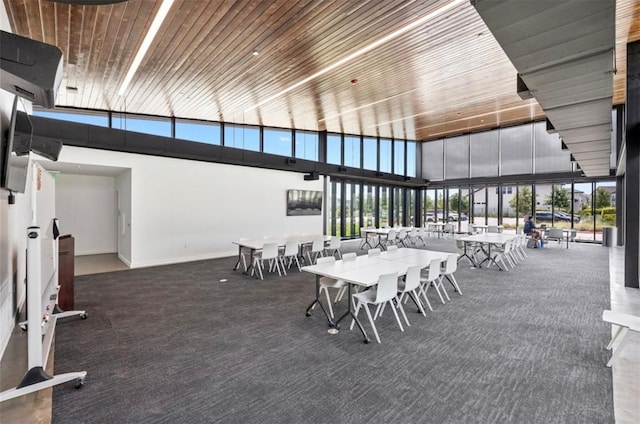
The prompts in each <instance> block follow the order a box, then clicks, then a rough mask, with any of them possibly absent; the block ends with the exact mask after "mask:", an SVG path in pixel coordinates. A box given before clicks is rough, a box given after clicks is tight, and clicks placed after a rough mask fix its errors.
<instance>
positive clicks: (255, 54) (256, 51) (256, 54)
mask: <svg viewBox="0 0 640 424" xmlns="http://www.w3.org/2000/svg"><path fill="white" fill-rule="evenodd" d="M251 54H252V55H254V56H258V55H259V54H260V52H258V50H254V51H253V53H251Z"/></svg>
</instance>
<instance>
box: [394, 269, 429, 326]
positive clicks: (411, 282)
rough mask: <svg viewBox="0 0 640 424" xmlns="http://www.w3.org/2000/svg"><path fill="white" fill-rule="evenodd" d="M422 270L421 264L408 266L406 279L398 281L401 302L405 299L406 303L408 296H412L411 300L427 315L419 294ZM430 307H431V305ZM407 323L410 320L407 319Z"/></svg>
mask: <svg viewBox="0 0 640 424" xmlns="http://www.w3.org/2000/svg"><path fill="white" fill-rule="evenodd" d="M421 270H422V267H421V266H420V265H416V266H410V267H409V268H407V274H406V275H405V276H404V279H400V281H398V294H399V295H400V296H399V297H398V300H400V303H402V301H403V299H404V301H405V303H406V300H407V298H411V300H413V303H415V304H416V306H417V307H418V309H420V312H422V315H424V316H425V317H426V316H427V313H426V312H425V311H424V308H423V307H422V302H421V301H420V294H419V291H420V271H421ZM429 308H431V305H429ZM405 319H406V316H405ZM407 325H409V321H407Z"/></svg>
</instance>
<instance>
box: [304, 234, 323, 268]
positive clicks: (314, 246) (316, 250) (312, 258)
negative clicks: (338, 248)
mask: <svg viewBox="0 0 640 424" xmlns="http://www.w3.org/2000/svg"><path fill="white" fill-rule="evenodd" d="M322 256H324V237H322V236H320V237H316V238H314V239H313V242H312V243H311V249H309V250H307V259H308V260H309V265H313V264H315V263H316V261H317V260H318V258H320V257H322Z"/></svg>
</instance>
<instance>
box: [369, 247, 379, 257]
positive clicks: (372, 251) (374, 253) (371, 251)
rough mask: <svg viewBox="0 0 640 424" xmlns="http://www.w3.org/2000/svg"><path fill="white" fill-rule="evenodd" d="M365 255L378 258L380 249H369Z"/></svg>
mask: <svg viewBox="0 0 640 424" xmlns="http://www.w3.org/2000/svg"><path fill="white" fill-rule="evenodd" d="M367 254H368V255H369V256H378V255H379V254H380V249H378V248H377V247H376V248H375V249H369V250H368V251H367Z"/></svg>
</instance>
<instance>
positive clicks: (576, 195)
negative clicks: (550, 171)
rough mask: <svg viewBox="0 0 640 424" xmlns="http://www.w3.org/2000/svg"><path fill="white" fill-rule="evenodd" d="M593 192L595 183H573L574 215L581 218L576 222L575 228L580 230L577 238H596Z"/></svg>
mask: <svg viewBox="0 0 640 424" xmlns="http://www.w3.org/2000/svg"><path fill="white" fill-rule="evenodd" d="M592 192H593V183H577V184H574V185H573V211H574V217H576V216H577V217H578V218H579V219H580V220H579V221H578V222H574V228H576V229H577V230H578V231H577V234H576V240H583V241H593V240H594V227H595V222H594V220H593V211H592V205H591V201H592V196H591V194H592ZM574 219H575V218H574Z"/></svg>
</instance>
